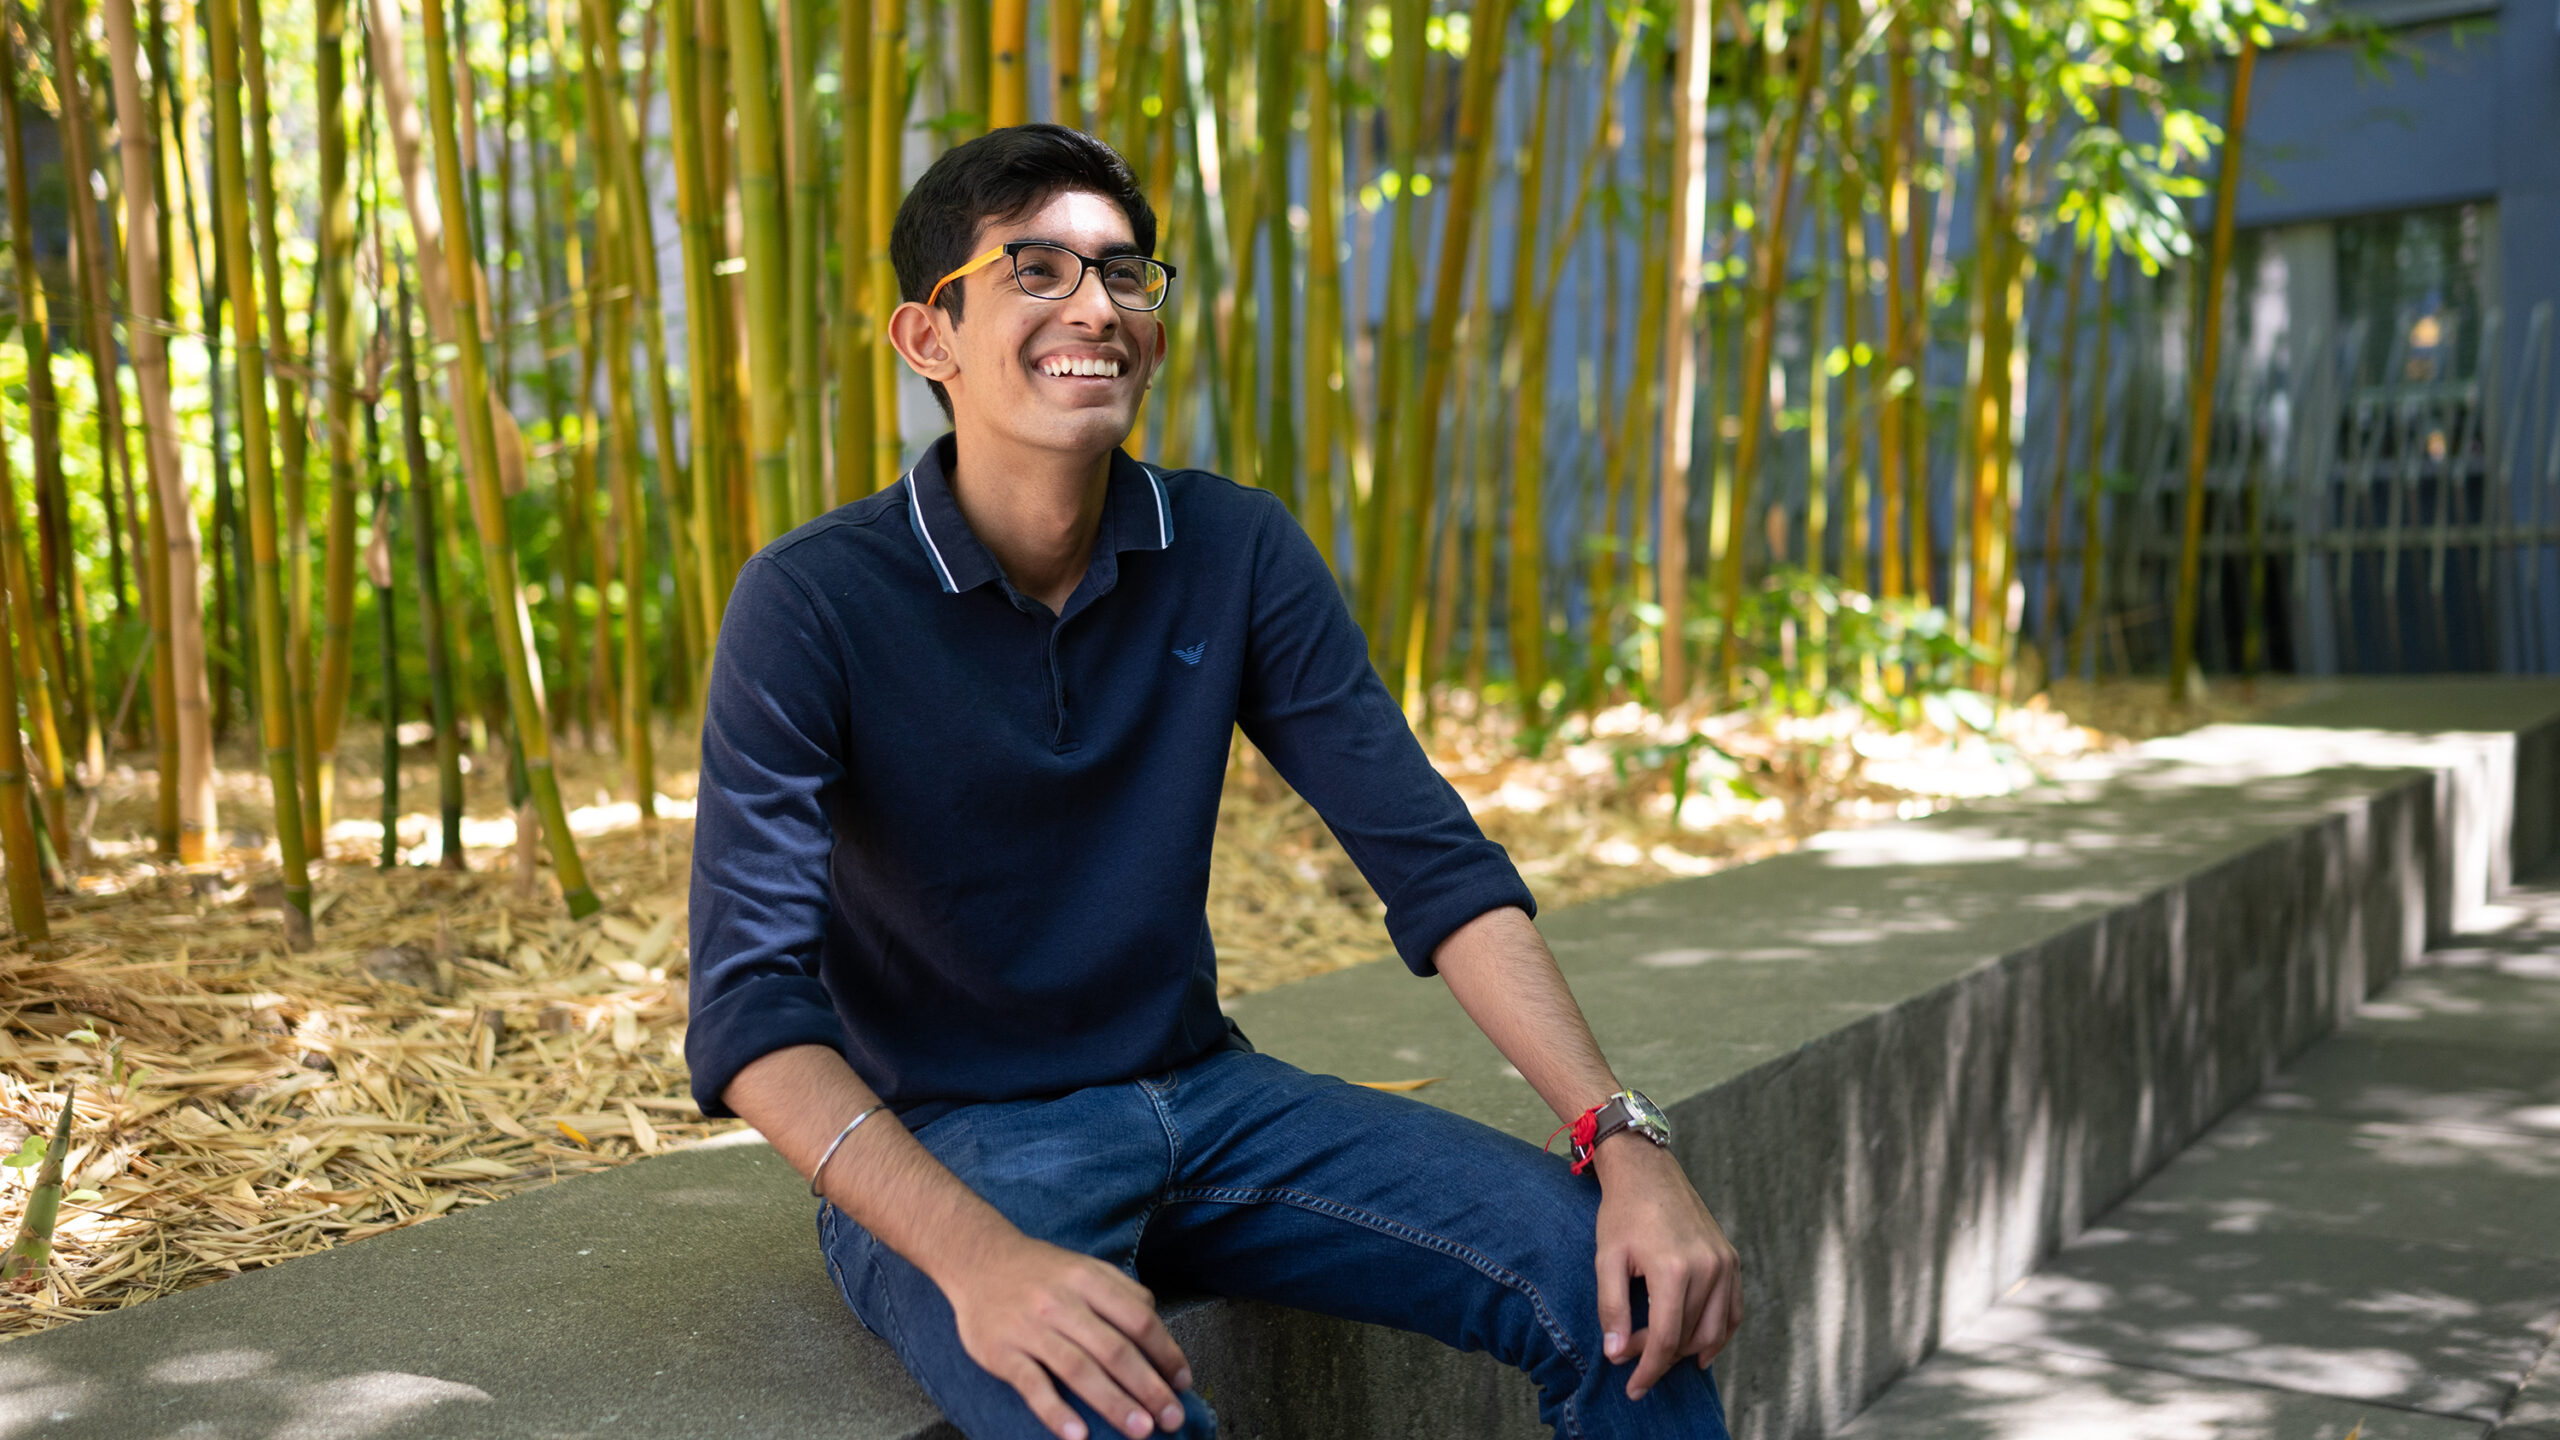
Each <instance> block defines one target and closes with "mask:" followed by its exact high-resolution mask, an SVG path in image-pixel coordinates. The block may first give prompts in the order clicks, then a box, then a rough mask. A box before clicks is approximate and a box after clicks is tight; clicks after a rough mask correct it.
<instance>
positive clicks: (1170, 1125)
mask: <svg viewBox="0 0 2560 1440" xmlns="http://www.w3.org/2000/svg"><path fill="white" fill-rule="evenodd" d="M1138 1089H1139V1090H1140V1091H1141V1092H1143V1093H1144V1094H1145V1095H1146V1097H1147V1103H1148V1104H1149V1105H1151V1106H1153V1107H1155V1112H1156V1123H1157V1124H1159V1125H1162V1126H1163V1127H1164V1143H1165V1152H1164V1183H1165V1187H1166V1189H1170V1187H1171V1186H1172V1184H1173V1175H1174V1171H1175V1170H1177V1169H1179V1168H1180V1167H1181V1165H1182V1127H1181V1126H1180V1125H1178V1124H1176V1123H1175V1122H1174V1118H1173V1111H1172V1109H1171V1108H1170V1107H1168V1106H1167V1105H1166V1104H1165V1103H1164V1092H1162V1091H1160V1090H1158V1089H1157V1088H1156V1087H1155V1084H1154V1082H1152V1081H1147V1080H1141V1081H1139V1082H1138ZM1166 1189H1159V1190H1158V1191H1157V1192H1156V1198H1155V1199H1153V1200H1151V1201H1149V1202H1147V1207H1146V1208H1145V1209H1144V1210H1141V1211H1139V1212H1138V1224H1137V1227H1136V1229H1135V1231H1134V1232H1133V1233H1132V1234H1131V1235H1130V1237H1129V1273H1130V1274H1131V1275H1132V1276H1134V1275H1136V1274H1137V1271H1138V1252H1139V1251H1140V1250H1141V1249H1143V1248H1144V1247H1145V1245H1146V1243H1147V1225H1148V1223H1149V1222H1151V1221H1153V1220H1154V1219H1155V1218H1156V1212H1157V1211H1159V1210H1161V1209H1163V1208H1164V1206H1165V1204H1166V1200H1167V1196H1166Z"/></svg>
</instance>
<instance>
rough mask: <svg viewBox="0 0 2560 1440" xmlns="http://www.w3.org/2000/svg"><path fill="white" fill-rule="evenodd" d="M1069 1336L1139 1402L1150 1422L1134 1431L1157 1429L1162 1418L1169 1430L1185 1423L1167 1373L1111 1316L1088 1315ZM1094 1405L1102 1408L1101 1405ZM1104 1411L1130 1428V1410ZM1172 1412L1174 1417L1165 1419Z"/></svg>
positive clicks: (1144, 1415) (1073, 1328)
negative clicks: (1109, 1317) (1161, 1371)
mask: <svg viewBox="0 0 2560 1440" xmlns="http://www.w3.org/2000/svg"><path fill="white" fill-rule="evenodd" d="M1067 1338H1068V1339H1070V1340H1073V1341H1074V1342H1075V1343H1076V1344H1078V1345H1080V1346H1083V1347H1084V1350H1085V1353H1086V1354H1088V1355H1090V1356H1092V1357H1093V1359H1094V1360H1095V1361H1096V1362H1098V1363H1099V1364H1100V1365H1101V1367H1102V1369H1103V1370H1104V1372H1105V1373H1107V1374H1108V1375H1109V1376H1110V1377H1111V1379H1112V1380H1113V1381H1115V1382H1116V1383H1117V1384H1118V1385H1119V1387H1120V1389H1121V1390H1122V1391H1123V1392H1124V1393H1126V1394H1127V1395H1128V1396H1129V1397H1130V1398H1131V1399H1132V1400H1135V1401H1136V1402H1137V1404H1138V1414H1139V1416H1140V1418H1142V1419H1143V1420H1144V1421H1145V1422H1146V1423H1145V1424H1144V1425H1142V1426H1140V1427H1139V1428H1138V1429H1137V1430H1135V1431H1134V1432H1133V1433H1135V1434H1140V1435H1144V1434H1147V1433H1149V1432H1151V1431H1153V1430H1155V1429H1156V1428H1157V1425H1158V1422H1160V1421H1164V1422H1165V1423H1164V1425H1163V1428H1165V1429H1167V1430H1178V1429H1180V1428H1181V1427H1182V1402H1181V1401H1180V1400H1179V1399H1177V1398H1176V1397H1175V1395H1174V1393H1173V1387H1172V1386H1171V1385H1168V1384H1166V1383H1165V1377H1164V1375H1162V1374H1161V1373H1159V1372H1158V1371H1157V1369H1156V1367H1155V1364H1154V1362H1152V1361H1151V1360H1149V1359H1148V1357H1147V1355H1146V1353H1145V1352H1144V1351H1142V1350H1140V1349H1139V1348H1138V1347H1137V1346H1136V1345H1135V1344H1133V1343H1131V1341H1130V1338H1129V1337H1128V1336H1127V1335H1124V1334H1122V1333H1121V1332H1120V1331H1119V1330H1118V1329H1117V1328H1116V1327H1114V1326H1113V1325H1112V1324H1111V1322H1110V1321H1109V1319H1107V1318H1106V1317H1104V1316H1102V1315H1099V1314H1091V1315H1087V1316H1085V1317H1084V1318H1083V1320H1082V1321H1081V1323H1078V1324H1075V1325H1073V1326H1071V1327H1069V1329H1068V1333H1067ZM1079 1393H1081V1392H1079ZM1094 1408H1095V1409H1097V1410H1099V1409H1101V1406H1099V1405H1096V1406H1095V1407H1094ZM1102 1413H1103V1414H1105V1415H1108V1416H1111V1417H1112V1420H1113V1423H1115V1424H1118V1425H1119V1426H1120V1427H1121V1428H1122V1429H1124V1430H1126V1429H1129V1428H1130V1427H1129V1425H1128V1419H1129V1415H1128V1412H1127V1411H1112V1410H1103V1411H1102ZM1168 1415H1170V1416H1171V1417H1172V1419H1171V1420H1170V1421H1165V1417H1166V1416H1168Z"/></svg>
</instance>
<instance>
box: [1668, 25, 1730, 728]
mask: <svg viewBox="0 0 2560 1440" xmlns="http://www.w3.org/2000/svg"><path fill="white" fill-rule="evenodd" d="M1673 34H1674V36H1675V37H1676V41H1675V43H1676V44H1677V46H1678V50H1677V56H1676V59H1675V61H1674V65H1673V77H1672V90H1673V93H1674V95H1675V97H1676V98H1675V99H1674V101H1673V103H1672V130H1671V184H1670V186H1669V194H1670V196H1671V238H1670V243H1669V244H1668V245H1667V246H1666V247H1665V255H1666V258H1667V260H1668V262H1669V263H1668V264H1666V265H1665V266H1664V267H1663V270H1662V271H1661V274H1662V277H1663V282H1664V285H1665V287H1666V292H1667V298H1666V301H1665V304H1666V305H1667V307H1668V314H1667V316H1666V318H1665V323H1664V325H1663V329H1662V350H1663V355H1662V387H1663V395H1664V401H1663V404H1662V408H1661V416H1662V436H1661V446H1662V476H1661V493H1662V503H1661V505H1660V507H1659V508H1658V510H1657V512H1656V513H1657V514H1658V515H1659V517H1660V518H1659V519H1658V521H1657V522H1656V524H1657V527H1658V528H1657V532H1656V533H1658V534H1659V535H1660V537H1661V540H1660V543H1659V545H1658V546H1657V547H1656V548H1657V551H1658V553H1659V555H1660V557H1661V559H1660V563H1659V567H1658V568H1657V569H1656V571H1655V584H1656V586H1657V587H1658V591H1659V600H1660V604H1661V607H1662V641H1661V644H1662V670H1661V674H1662V683H1661V687H1660V689H1659V690H1657V691H1656V692H1655V696H1654V701H1655V704H1656V705H1658V706H1660V707H1662V708H1664V709H1669V708H1671V707H1673V706H1676V705H1678V704H1679V703H1680V702H1682V701H1683V700H1686V699H1687V698H1688V696H1689V662H1688V653H1689V646H1688V640H1687V637H1686V634H1685V630H1684V627H1685V625H1686V623H1687V619H1688V586H1689V467H1690V464H1691V461H1692V459H1693V458H1694V453H1695V434H1694V432H1695V430H1696V428H1697V415H1698V409H1697V406H1698V334H1697V325H1698V300H1699V296H1700V294H1701V292H1702V291H1703V289H1704V284H1703V282H1704V280H1705V278H1706V277H1705V272H1704V270H1703V269H1702V267H1701V266H1700V264H1699V255H1698V249H1699V244H1700V242H1701V241H1702V240H1703V238H1704V237H1705V234H1706V225H1707V80H1708V71H1709V67H1710V65H1711V64H1712V62H1713V60H1714V55H1715V51H1714V45H1715V16H1714V13H1713V11H1712V10H1711V8H1710V6H1709V3H1708V0H1680V3H1679V10H1678V19H1677V20H1676V21H1675V22H1674V26H1673Z"/></svg>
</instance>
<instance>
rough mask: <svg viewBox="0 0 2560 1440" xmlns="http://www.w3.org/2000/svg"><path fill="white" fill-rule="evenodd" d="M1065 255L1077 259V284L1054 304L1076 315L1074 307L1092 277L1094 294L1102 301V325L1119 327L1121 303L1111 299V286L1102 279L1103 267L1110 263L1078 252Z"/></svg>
mask: <svg viewBox="0 0 2560 1440" xmlns="http://www.w3.org/2000/svg"><path fill="white" fill-rule="evenodd" d="M1064 253H1066V254H1067V255H1070V256H1073V257H1074V259H1075V262H1076V278H1075V283H1074V284H1073V285H1072V286H1070V287H1069V288H1068V290H1067V293H1066V294H1064V295H1060V296H1058V297H1057V298H1056V300H1055V301H1054V302H1053V303H1055V304H1058V305H1062V306H1067V307H1069V313H1071V314H1073V313H1075V312H1074V309H1073V307H1074V306H1075V304H1076V302H1077V301H1079V300H1081V299H1083V298H1084V282H1085V280H1086V279H1087V277H1090V278H1091V279H1092V280H1093V290H1094V294H1095V295H1097V296H1099V297H1100V298H1101V301H1102V321H1101V323H1102V324H1103V326H1104V327H1105V328H1109V327H1111V326H1115V325H1118V324H1119V323H1120V302H1119V301H1117V300H1114V299H1112V298H1111V286H1110V285H1109V284H1108V283H1106V282H1105V281H1104V280H1103V278H1102V267H1103V266H1104V265H1107V264H1109V263H1110V262H1109V261H1107V260H1088V259H1086V258H1085V257H1084V256H1082V255H1077V254H1076V252H1074V251H1072V250H1067V251H1065V252H1064Z"/></svg>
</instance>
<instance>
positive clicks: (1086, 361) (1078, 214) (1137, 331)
mask: <svg viewBox="0 0 2560 1440" xmlns="http://www.w3.org/2000/svg"><path fill="white" fill-rule="evenodd" d="M1009 240H1041V241H1046V242H1048V243H1049V244H1052V245H1057V246H1061V247H1064V248H1065V249H1068V250H1071V251H1074V252H1076V253H1077V254H1079V255H1088V256H1091V257H1093V258H1094V259H1096V260H1100V259H1104V258H1106V257H1109V256H1112V255H1125V254H1134V253H1137V246H1136V237H1135V235H1134V234H1133V233H1132V232H1131V230H1130V228H1129V218H1128V217H1127V216H1126V215H1123V214H1122V213H1121V212H1120V207H1119V206H1118V205H1116V204H1114V203H1112V202H1111V201H1110V200H1107V199H1105V198H1104V197H1102V196H1100V195H1097V194H1094V193H1093V192H1091V191H1086V190H1069V191H1063V192H1061V193H1059V194H1058V195H1056V196H1054V197H1052V198H1051V199H1050V200H1049V201H1048V203H1047V204H1045V205H1042V206H1041V207H1040V208H1039V209H1038V210H1037V211H1034V212H1033V213H1032V214H1030V215H1027V216H1024V217H1022V218H1021V219H1018V220H1010V221H1003V222H998V223H990V224H988V225H985V226H983V227H981V228H980V230H979V232H978V238H977V243H975V244H974V245H972V246H970V248H969V253H970V254H971V255H973V256H975V255H979V254H983V253H985V252H986V251H987V250H989V249H991V248H993V247H995V246H997V245H1000V244H1003V243H1004V242H1006V241H1009ZM952 283H953V284H955V285H965V286H966V287H968V288H967V295H968V300H967V303H966V304H965V305H964V306H963V314H964V315H965V316H966V318H965V319H964V320H963V321H962V322H960V323H959V324H957V325H955V324H953V323H952V322H951V319H950V317H949V316H948V315H946V314H944V313H943V312H942V311H941V310H940V309H939V308H936V309H935V310H934V311H932V313H931V318H932V319H933V321H934V323H935V325H936V327H937V329H938V330H939V332H940V339H941V341H942V345H943V347H944V348H945V349H946V350H947V352H948V355H949V358H950V360H951V361H952V362H953V363H954V365H955V367H956V369H955V373H951V374H949V375H933V376H931V377H930V378H934V379H939V380H941V381H942V383H943V387H944V389H946V390H947V391H948V392H949V393H950V396H951V407H952V411H953V414H954V417H955V419H957V420H960V421H964V422H966V423H967V424H968V425H969V426H971V427H972V428H983V429H992V430H994V431H995V432H997V433H998V434H1001V435H1003V436H1005V437H1006V438H1008V439H1010V440H1012V441H1014V442H1015V443H1017V444H1020V445H1022V446H1025V447H1027V448H1031V449H1037V450H1051V451H1059V452H1066V453H1073V454H1086V455H1089V454H1095V453H1099V452H1102V451H1106V450H1110V449H1112V448H1114V447H1116V446H1118V445H1119V444H1120V442H1121V441H1123V440H1125V439H1127V438H1128V436H1129V430H1130V428H1131V427H1132V426H1133V425H1135V424H1136V423H1137V418H1138V405H1139V403H1140V402H1141V401H1143V400H1144V399H1145V398H1146V393H1147V381H1148V378H1149V377H1150V376H1151V375H1153V374H1154V372H1155V369H1156V367H1157V366H1158V365H1160V364H1162V363H1163V361H1164V347H1165V334H1164V324H1163V321H1162V319H1161V317H1162V316H1163V315H1164V314H1165V312H1164V311H1162V310H1153V311H1128V310H1123V309H1121V308H1120V307H1119V306H1118V305H1116V304H1114V303H1113V302H1112V299H1111V296H1110V294H1109V293H1108V292H1107V291H1106V289H1105V288H1104V285H1103V282H1102V276H1101V274H1100V272H1098V271H1095V272H1089V273H1087V274H1085V275H1084V276H1083V277H1082V279H1081V281H1080V282H1079V283H1078V284H1077V286H1076V290H1075V293H1074V294H1072V295H1069V296H1068V297H1067V298H1065V299H1064V300H1040V299H1035V298H1033V297H1032V296H1030V295H1026V294H1024V293H1023V291H1022V287H1021V286H1020V285H1018V284H1016V283H1015V282H1014V273H1013V262H1012V261H1011V260H1009V259H1006V258H1002V257H999V258H998V259H996V260H995V261H993V262H992V263H990V264H988V265H987V266H985V267H984V268H982V269H980V270H978V271H977V272H976V273H974V274H971V275H967V276H963V277H962V278H961V279H959V280H956V281H953V282H952Z"/></svg>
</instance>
